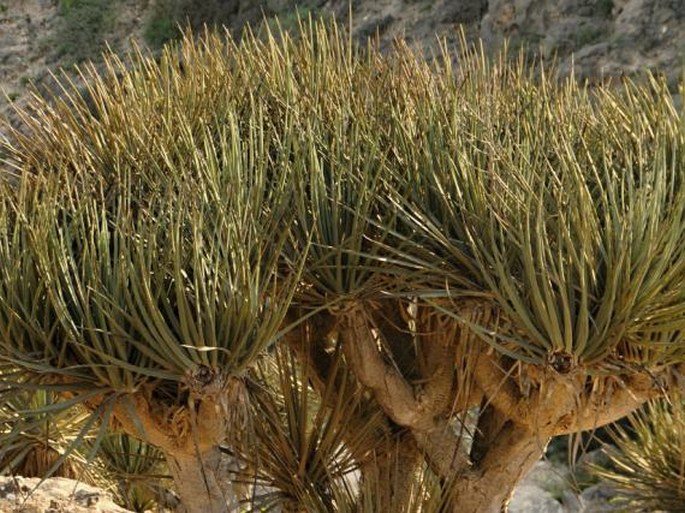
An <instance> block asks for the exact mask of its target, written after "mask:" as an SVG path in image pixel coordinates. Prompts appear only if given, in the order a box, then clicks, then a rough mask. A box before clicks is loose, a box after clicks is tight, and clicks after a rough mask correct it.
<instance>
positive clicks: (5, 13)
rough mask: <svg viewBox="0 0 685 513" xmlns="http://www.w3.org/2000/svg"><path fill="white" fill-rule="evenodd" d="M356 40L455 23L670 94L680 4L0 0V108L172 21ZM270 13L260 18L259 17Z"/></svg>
mask: <svg viewBox="0 0 685 513" xmlns="http://www.w3.org/2000/svg"><path fill="white" fill-rule="evenodd" d="M350 12H351V13H352V21H351V26H352V28H353V33H354V35H355V36H356V37H358V38H360V39H364V38H367V37H376V36H377V37H378V40H379V44H380V46H381V48H384V49H385V48H388V47H390V46H391V44H392V41H393V39H394V38H396V37H404V38H406V39H407V40H408V41H410V43H411V44H413V45H416V46H417V47H419V48H422V49H424V50H426V51H427V52H429V51H431V49H433V50H434V49H435V47H436V42H437V38H438V37H442V38H445V39H446V40H447V44H448V47H450V48H454V47H455V46H456V44H457V38H458V36H457V27H459V26H460V25H461V26H463V27H464V28H465V31H466V34H467V35H468V37H470V38H476V37H480V38H482V39H483V41H484V43H485V45H486V48H488V49H492V50H493V51H494V50H495V49H496V48H498V47H499V46H500V45H501V44H502V43H503V41H504V40H505V39H508V40H509V41H510V45H511V46H513V47H515V48H516V47H521V46H526V47H527V48H529V49H530V51H531V52H533V51H539V52H541V54H542V55H543V56H544V57H545V58H548V59H553V58H556V59H558V61H559V64H560V68H561V70H562V71H563V72H564V73H569V72H570V71H571V69H573V70H574V72H575V75H576V76H577V77H579V78H581V79H585V78H587V79H589V80H592V81H595V80H602V79H605V78H607V77H613V76H620V75H634V74H637V73H640V72H642V71H644V70H645V69H652V70H660V71H662V72H663V73H665V74H666V75H667V77H668V80H669V84H670V86H671V87H672V89H673V91H674V93H676V92H677V84H678V82H679V80H680V77H681V76H682V73H683V66H684V64H685V1H683V0H458V1H455V0H352V1H351V2H350V1H349V0H304V1H300V2H296V1H294V0H0V90H1V91H4V93H5V94H6V98H4V99H3V100H0V115H3V114H4V115H5V116H9V115H10V114H9V111H10V109H9V108H8V104H9V103H11V102H16V101H21V100H22V98H24V97H25V95H26V91H27V89H28V87H27V86H28V85H29V84H30V83H32V82H35V83H37V84H45V83H46V82H47V81H48V80H47V77H49V73H50V72H54V71H56V70H57V69H59V68H60V67H67V68H70V67H71V66H72V65H73V64H77V63H79V62H82V61H84V60H87V59H95V60H97V59H98V57H99V55H100V53H101V52H102V51H103V50H105V49H106V47H107V46H110V47H111V48H113V49H114V50H115V51H125V50H126V49H127V48H128V47H129V46H130V45H131V43H132V42H134V41H135V42H136V43H138V44H140V45H142V46H147V47H149V48H152V49H153V50H156V49H158V48H159V47H160V46H161V45H162V44H163V43H164V42H165V41H167V40H169V39H171V38H173V37H175V36H176V35H177V30H176V27H177V24H179V23H180V24H183V23H185V22H189V23H190V24H191V25H194V26H195V27H200V26H202V24H203V23H209V24H210V25H211V24H213V25H225V26H227V27H228V28H229V29H230V30H231V31H232V32H233V33H234V34H239V33H240V31H241V29H242V28H243V27H244V26H245V24H248V23H249V24H250V25H251V26H252V27H255V28H257V29H259V28H260V27H263V25H264V23H269V24H273V23H274V21H273V18H270V17H272V16H274V15H278V16H279V18H280V21H281V24H282V26H283V27H285V28H286V29H288V28H294V27H295V26H296V24H297V15H298V13H300V14H302V15H309V14H311V15H313V16H315V17H319V16H321V17H329V18H330V17H333V16H335V17H336V19H338V20H340V21H342V22H344V23H350V21H349V19H348V17H349V13H350ZM265 20H266V21H265Z"/></svg>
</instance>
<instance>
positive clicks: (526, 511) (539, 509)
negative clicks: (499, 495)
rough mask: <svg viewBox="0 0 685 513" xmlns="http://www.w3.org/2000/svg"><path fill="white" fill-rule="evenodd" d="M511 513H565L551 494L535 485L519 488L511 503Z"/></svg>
mask: <svg viewBox="0 0 685 513" xmlns="http://www.w3.org/2000/svg"><path fill="white" fill-rule="evenodd" d="M508 511H509V513H532V512H535V513H564V508H563V507H562V506H561V503H559V501H557V500H556V499H555V498H554V497H553V496H552V494H551V493H549V492H546V491H545V490H543V489H542V488H539V487H537V486H535V485H529V484H524V485H521V486H518V487H517V488H516V490H515V491H514V494H513V496H512V497H511V500H510V501H509V510H508Z"/></svg>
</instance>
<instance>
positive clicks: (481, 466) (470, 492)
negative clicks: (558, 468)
mask: <svg viewBox="0 0 685 513" xmlns="http://www.w3.org/2000/svg"><path fill="white" fill-rule="evenodd" d="M548 441H549V437H545V436H542V435H540V434H536V433H533V432H531V431H529V430H528V429H526V428H525V427H523V426H517V425H515V424H514V423H512V422H508V423H507V424H506V425H505V426H503V428H502V429H501V430H500V431H499V433H498V435H497V437H496V438H495V439H494V440H493V443H492V444H491V445H490V447H489V448H488V451H487V453H486V454H485V455H484V457H483V459H482V460H481V461H480V462H479V463H478V464H476V465H474V467H473V468H472V469H470V470H469V471H468V472H466V473H465V474H463V475H460V476H458V477H457V478H456V479H455V481H454V484H453V488H452V490H451V491H450V494H451V496H452V497H453V498H454V500H453V508H452V511H454V513H500V511H502V506H503V505H504V504H506V502H507V501H508V500H509V498H510V496H511V494H512V492H513V490H514V487H515V486H516V484H517V483H518V482H519V481H520V480H521V479H522V478H523V477H524V476H525V475H526V474H527V473H528V471H529V470H530V469H531V468H532V467H533V465H534V464H535V462H537V461H538V460H539V459H540V457H541V456H542V455H543V454H544V452H545V447H546V446H547V442H548Z"/></svg>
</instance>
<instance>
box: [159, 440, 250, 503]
mask: <svg viewBox="0 0 685 513" xmlns="http://www.w3.org/2000/svg"><path fill="white" fill-rule="evenodd" d="M165 456H166V460H167V463H168V465H169V471H170V472H171V476H172V477H173V479H174V483H175V484H176V488H177V490H178V493H179V495H180V498H181V503H182V509H181V510H180V511H182V512H183V513H228V512H229V511H231V508H232V507H233V506H237V505H231V504H229V501H231V502H232V499H233V497H226V496H225V495H224V494H225V493H226V490H222V486H221V483H220V480H219V479H218V478H219V476H218V475H217V472H218V470H219V464H220V461H221V454H220V452H219V450H218V448H214V449H212V450H210V451H207V452H205V453H204V454H186V453H182V452H177V453H169V452H167V453H165Z"/></svg>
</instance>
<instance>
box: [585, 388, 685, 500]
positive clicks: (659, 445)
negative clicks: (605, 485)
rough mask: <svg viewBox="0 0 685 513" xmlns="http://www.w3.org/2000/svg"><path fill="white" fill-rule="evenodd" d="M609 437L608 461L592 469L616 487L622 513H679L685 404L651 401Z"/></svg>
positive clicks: (683, 495)
mask: <svg viewBox="0 0 685 513" xmlns="http://www.w3.org/2000/svg"><path fill="white" fill-rule="evenodd" d="M610 433H611V435H612V441H613V443H614V444H615V446H612V447H610V448H608V449H606V452H607V455H608V456H609V458H608V459H609V463H608V464H607V465H605V466H604V467H600V466H596V467H594V468H593V469H592V470H593V472H594V473H595V474H596V475H598V476H599V477H601V478H603V479H605V480H607V481H608V482H609V483H610V484H611V485H613V487H614V494H615V495H614V499H613V501H612V502H613V503H614V504H616V506H617V507H619V508H625V509H622V510H621V511H624V510H625V511H635V512H650V511H667V512H678V511H682V510H683V504H685V403H683V401H682V398H681V397H676V398H674V399H673V400H672V401H666V400H659V401H655V402H652V403H649V404H648V405H647V406H646V407H645V408H643V409H642V410H640V411H638V412H636V413H634V414H633V415H631V416H630V417H629V418H628V421H627V422H625V423H623V424H621V425H616V426H614V427H613V428H612V429H611V430H610Z"/></svg>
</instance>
